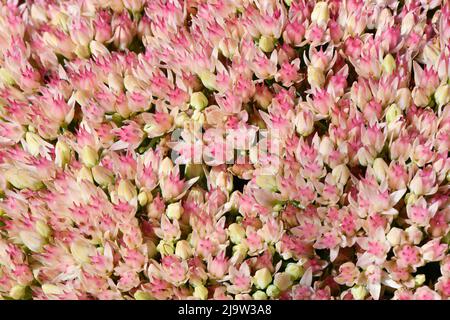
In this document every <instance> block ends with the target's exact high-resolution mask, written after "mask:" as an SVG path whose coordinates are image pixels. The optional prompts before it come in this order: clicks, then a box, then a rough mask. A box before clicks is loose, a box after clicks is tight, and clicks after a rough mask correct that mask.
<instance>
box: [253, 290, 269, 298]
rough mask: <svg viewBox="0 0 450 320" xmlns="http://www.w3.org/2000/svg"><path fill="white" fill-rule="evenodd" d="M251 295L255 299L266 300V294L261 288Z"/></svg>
mask: <svg viewBox="0 0 450 320" xmlns="http://www.w3.org/2000/svg"><path fill="white" fill-rule="evenodd" d="M252 297H253V299H255V300H267V294H266V293H265V292H264V291H261V290H258V291H255V293H254V294H253V295H252Z"/></svg>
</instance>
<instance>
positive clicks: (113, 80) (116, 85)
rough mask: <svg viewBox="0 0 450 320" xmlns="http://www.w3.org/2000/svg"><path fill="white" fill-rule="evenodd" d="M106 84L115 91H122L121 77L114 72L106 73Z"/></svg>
mask: <svg viewBox="0 0 450 320" xmlns="http://www.w3.org/2000/svg"><path fill="white" fill-rule="evenodd" d="M108 86H109V87H110V88H111V90H113V91H114V92H116V93H118V92H122V91H123V88H124V85H123V78H122V77H121V76H120V75H118V74H117V73H114V72H112V73H110V74H108Z"/></svg>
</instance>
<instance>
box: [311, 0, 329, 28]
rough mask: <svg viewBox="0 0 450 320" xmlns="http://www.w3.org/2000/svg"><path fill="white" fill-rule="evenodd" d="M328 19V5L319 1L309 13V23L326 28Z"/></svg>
mask: <svg viewBox="0 0 450 320" xmlns="http://www.w3.org/2000/svg"><path fill="white" fill-rule="evenodd" d="M329 19H330V12H329V10H328V3H326V2H325V1H319V2H317V3H316V5H315V6H314V9H313V12H312V13H311V21H312V22H314V23H317V24H318V25H319V26H322V27H324V26H326V25H327V23H328V20H329Z"/></svg>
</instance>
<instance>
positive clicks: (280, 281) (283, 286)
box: [273, 272, 292, 291]
mask: <svg viewBox="0 0 450 320" xmlns="http://www.w3.org/2000/svg"><path fill="white" fill-rule="evenodd" d="M273 284H274V285H276V286H277V288H278V289H280V291H285V290H287V289H288V288H289V287H290V286H291V285H292V280H291V276H290V275H289V274H287V273H286V272H281V273H277V274H276V275H275V278H274V280H273Z"/></svg>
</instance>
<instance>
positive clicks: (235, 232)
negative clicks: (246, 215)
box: [228, 223, 245, 244]
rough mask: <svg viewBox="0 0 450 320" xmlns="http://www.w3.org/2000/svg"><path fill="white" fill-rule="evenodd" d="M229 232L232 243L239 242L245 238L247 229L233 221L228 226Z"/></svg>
mask: <svg viewBox="0 0 450 320" xmlns="http://www.w3.org/2000/svg"><path fill="white" fill-rule="evenodd" d="M228 234H229V237H230V241H231V242H232V243H234V244H239V243H241V241H242V240H244V238H245V229H244V227H242V225H240V224H237V223H232V224H230V226H229V227H228Z"/></svg>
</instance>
